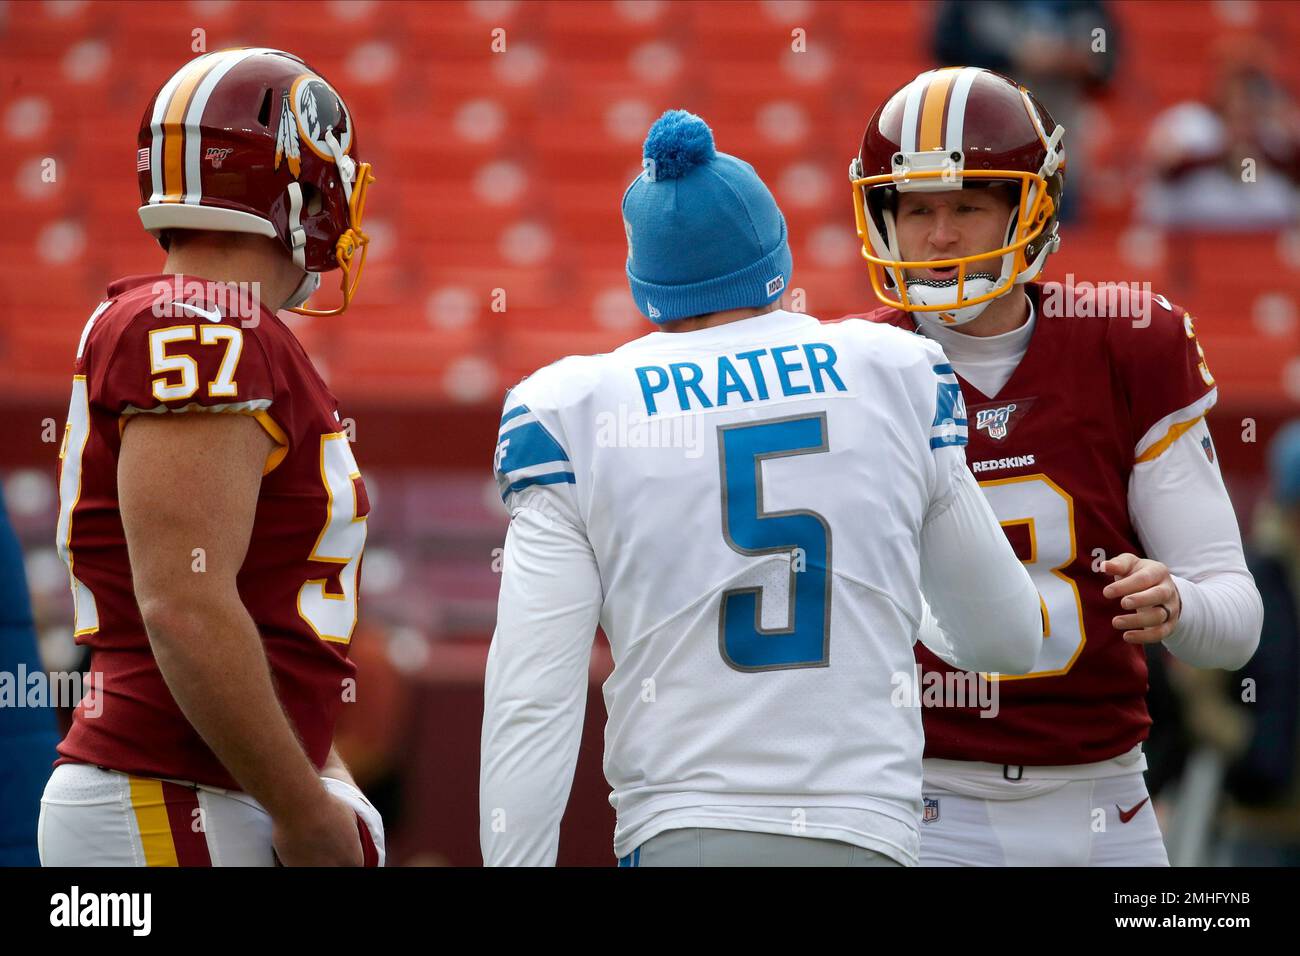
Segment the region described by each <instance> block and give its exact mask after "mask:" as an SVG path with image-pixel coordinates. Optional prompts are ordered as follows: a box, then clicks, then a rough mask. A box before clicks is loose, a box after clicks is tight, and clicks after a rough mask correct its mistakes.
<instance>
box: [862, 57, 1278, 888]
mask: <svg viewBox="0 0 1300 956" xmlns="http://www.w3.org/2000/svg"><path fill="white" fill-rule="evenodd" d="M1063 132H1064V131H1063V130H1062V128H1061V127H1059V126H1057V125H1056V124H1055V123H1054V122H1053V121H1052V118H1051V116H1050V115H1049V114H1048V112H1047V110H1045V109H1044V108H1043V106H1042V104H1041V103H1039V102H1038V101H1037V100H1036V99H1035V98H1034V96H1033V95H1032V94H1031V93H1030V92H1029V91H1028V90H1026V89H1024V88H1022V87H1018V86H1017V85H1016V83H1014V82H1013V81H1011V80H1009V79H1007V78H1006V77H1003V76H1001V75H999V74H996V73H992V72H990V71H988V70H983V69H975V68H969V67H967V68H949V69H939V70H931V71H929V72H926V73H923V74H921V75H920V76H918V77H917V78H916V79H914V80H912V81H911V82H910V83H908V84H907V85H906V86H904V87H903V88H902V89H900V90H898V91H897V92H896V93H894V94H893V95H892V96H890V97H889V98H888V99H887V100H886V101H885V103H884V104H883V105H881V106H880V108H879V109H877V110H876V112H875V115H874V116H872V118H871V121H870V123H869V124H868V125H867V130H866V134H865V136H864V137H863V140H862V147H861V150H860V152H859V154H858V156H857V157H856V158H855V159H854V160H853V163H852V166H851V170H850V178H851V179H852V182H853V197H854V204H855V210H856V216H857V226H858V233H859V236H860V237H861V240H862V255H863V257H864V258H865V259H866V260H867V264H868V266H867V267H868V269H869V271H870V275H871V281H872V284H873V286H874V288H875V292H876V295H877V297H878V298H880V299H881V301H883V302H885V303H886V308H883V309H877V310H876V311H875V312H872V313H870V314H869V316H868V318H870V319H871V320H872V321H875V322H879V323H883V324H887V325H893V326H897V327H900V328H903V329H908V330H915V331H917V332H920V333H921V335H923V336H924V337H925V338H927V339H929V340H931V341H934V342H937V343H939V344H940V345H942V346H943V347H944V350H945V351H946V353H947V355H948V357H949V359H950V360H951V363H952V365H953V367H954V368H955V369H956V372H957V377H958V380H959V382H960V384H961V389H962V393H963V395H964V396H965V399H966V404H967V408H968V409H969V413H970V416H971V425H972V429H971V432H970V443H969V445H968V446H967V449H966V455H967V459H968V460H969V464H970V467H971V469H972V471H973V472H974V474H975V477H976V478H978V479H979V480H980V484H981V485H982V486H983V488H984V492H985V495H986V496H987V498H988V501H989V504H990V505H991V506H992V508H993V511H994V512H995V513H996V514H997V516H998V518H999V520H1000V521H1001V523H1002V525H1003V527H1004V528H1005V530H1006V534H1007V536H1008V538H1009V539H1010V541H1011V542H1012V543H1013V545H1014V547H1015V548H1016V549H1017V553H1018V554H1019V555H1020V556H1021V558H1022V560H1024V562H1025V564H1026V566H1027V567H1028V568H1029V571H1030V573H1031V575H1032V576H1033V579H1034V582H1035V583H1036V585H1037V586H1038V591H1039V594H1040V598H1041V602H1042V611H1043V620H1044V622H1045V635H1044V640H1043V647H1042V651H1041V653H1040V654H1039V656H1038V662H1037V664H1036V665H1035V667H1034V669H1033V671H1032V672H1031V673H1029V674H1026V675H1023V676H1015V677H1013V676H1003V677H1000V678H998V677H989V678H987V679H988V680H998V681H1000V687H999V689H1000V692H1001V693H1000V706H999V711H998V713H997V715H996V716H994V717H992V718H991V719H982V718H984V717H985V716H986V715H983V714H977V713H975V712H973V711H972V710H970V709H969V708H960V707H944V708H933V709H927V710H926V712H925V716H924V722H925V734H926V746H925V753H926V761H925V799H926V810H925V817H924V819H925V822H924V824H923V826H922V841H921V860H922V863H923V864H936V865H941V864H967V865H999V864H1018V865H1135V866H1137V865H1151V866H1158V865H1167V857H1166V854H1165V849H1164V845H1163V842H1162V840H1161V836H1160V830H1159V827H1158V825H1157V822H1156V817H1155V812H1154V810H1153V808H1152V807H1151V805H1150V802H1149V796H1148V794H1147V790H1146V786H1145V784H1144V782H1143V777H1142V770H1143V769H1144V768H1145V765H1146V764H1145V758H1144V757H1143V755H1142V741H1143V740H1144V739H1145V738H1146V736H1147V728H1148V727H1149V725H1150V723H1151V721H1150V718H1149V717H1148V715H1147V708H1146V702H1145V693H1146V687H1147V670H1146V658H1145V653H1144V645H1147V644H1152V643H1156V642H1163V643H1164V646H1165V647H1166V648H1168V650H1169V651H1170V652H1171V653H1173V654H1174V655H1175V656H1176V657H1177V658H1179V659H1180V660H1182V661H1184V662H1186V663H1188V664H1192V665H1194V666H1197V667H1221V668H1227V669H1229V670H1232V669H1235V668H1238V667H1241V666H1242V665H1243V664H1244V663H1245V662H1246V661H1247V660H1248V659H1249V658H1250V656H1251V654H1252V653H1253V652H1254V649H1255V647H1256V645H1257V643H1258V640H1259V633H1260V627H1261V623H1262V614H1263V610H1262V605H1261V602H1260V598H1259V594H1258V592H1257V591H1256V589H1255V586H1254V581H1253V580H1252V578H1251V577H1250V574H1249V573H1248V572H1247V570H1246V563H1245V560H1244V559H1243V556H1242V548H1241V538H1240V534H1239V532H1238V529H1237V521H1236V517H1235V515H1234V514H1233V510H1232V504H1231V502H1230V501H1229V499H1228V495H1227V492H1226V491H1225V489H1224V486H1223V481H1222V478H1221V476H1220V474H1219V469H1218V465H1217V464H1216V463H1215V456H1214V445H1213V442H1212V441H1211V438H1210V432H1209V429H1208V427H1207V425H1206V422H1205V414H1206V412H1207V411H1209V409H1210V408H1211V407H1212V406H1213V405H1214V402H1215V398H1216V395H1217V392H1216V389H1215V384H1214V377H1213V375H1212V374H1211V373H1210V369H1209V367H1208V365H1207V364H1206V359H1205V354H1204V353H1203V351H1202V350H1201V347H1200V345H1199V343H1198V342H1197V340H1196V328H1195V325H1194V323H1193V319H1192V316H1191V315H1190V314H1189V313H1188V312H1187V311H1186V310H1185V309H1183V308H1182V307H1181V306H1178V305H1175V304H1174V303H1172V302H1170V301H1169V300H1168V299H1166V298H1165V297H1164V296H1162V295H1159V294H1153V293H1150V292H1147V291H1136V290H1134V291H1131V292H1129V291H1125V290H1126V289H1127V287H1123V288H1121V287H1117V286H1111V287H1102V288H1101V289H1097V288H1095V287H1091V286H1086V285H1080V286H1078V287H1074V286H1066V287H1062V286H1060V285H1057V284H1051V283H1049V284H1046V285H1040V284H1035V283H1034V282H1033V280H1034V279H1036V278H1037V277H1038V275H1039V274H1040V273H1041V271H1042V269H1043V263H1044V261H1045V260H1046V258H1047V256H1048V255H1049V254H1051V253H1052V252H1053V251H1055V250H1056V248H1057V247H1058V245H1059V243H1060V238H1059V236H1058V232H1057V221H1056V214H1057V210H1058V209H1059V207H1060V201H1061V190H1062V188H1063V185H1064V179H1065V147H1064V144H1063V139H1062V137H1063ZM954 623H955V622H954V621H953V620H952V619H951V618H950V617H949V616H948V615H946V614H945V613H944V612H942V611H938V610H937V609H936V613H935V614H932V615H928V616H927V622H926V626H925V630H926V631H927V632H928V631H930V630H933V629H939V630H946V629H948V628H949V627H950V626H952V625H953V624H954ZM928 643H929V645H930V646H935V642H933V641H930V642H928ZM917 655H918V659H919V661H920V662H921V664H922V665H923V666H924V667H925V668H926V670H927V672H931V671H940V672H944V673H947V672H949V671H951V670H952V668H951V667H950V666H949V662H945V661H944V660H941V659H940V657H938V656H936V655H935V654H932V653H930V652H929V651H927V649H926V648H925V647H920V648H918V649H917Z"/></svg>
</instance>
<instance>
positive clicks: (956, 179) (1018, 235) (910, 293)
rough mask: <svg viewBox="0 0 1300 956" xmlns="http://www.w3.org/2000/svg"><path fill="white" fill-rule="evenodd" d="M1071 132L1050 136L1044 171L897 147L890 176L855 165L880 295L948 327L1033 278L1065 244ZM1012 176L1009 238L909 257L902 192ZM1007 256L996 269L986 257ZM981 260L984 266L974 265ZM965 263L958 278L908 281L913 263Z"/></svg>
mask: <svg viewBox="0 0 1300 956" xmlns="http://www.w3.org/2000/svg"><path fill="white" fill-rule="evenodd" d="M1063 134H1064V130H1063V129H1062V128H1061V127H1060V126H1057V127H1056V129H1055V130H1054V131H1053V133H1052V135H1051V137H1050V138H1048V140H1047V141H1046V143H1045V145H1046V147H1047V150H1046V152H1047V159H1046V161H1045V162H1044V163H1043V166H1042V167H1041V168H1040V169H1039V170H1038V171H1037V173H1031V172H1025V171H1021V170H1011V169H979V170H967V169H965V168H964V163H965V158H964V156H963V154H962V153H961V152H960V151H953V152H951V153H945V152H943V151H942V150H927V151H923V152H915V153H901V152H900V153H896V154H895V155H894V157H893V168H892V170H891V172H890V173H889V174H887V175H877V176H863V167H862V161H861V159H860V158H856V159H854V161H853V163H852V164H850V167H849V178H850V180H851V182H852V184H853V205H854V214H855V218H856V221H857V231H858V237H859V239H860V240H861V242H862V250H861V251H862V257H863V258H864V259H865V260H866V261H867V271H868V274H869V275H870V276H871V284H872V288H873V289H874V291H875V293H876V297H877V298H879V299H880V300H881V301H882V302H884V303H885V304H887V305H890V306H892V307H893V308H896V309H901V310H902V311H905V312H914V313H918V314H919V315H921V316H926V315H930V316H936V317H937V318H938V319H939V320H940V321H941V322H942V323H943V324H944V325H946V326H956V325H962V324H965V323H966V322H969V321H971V320H972V319H974V318H976V317H978V316H979V315H980V314H981V313H982V312H983V311H984V309H985V308H986V307H987V306H988V303H989V302H992V301H993V300H994V299H996V298H998V297H999V296H1002V295H1005V294H1006V293H1008V292H1010V291H1011V289H1012V288H1013V287H1014V286H1016V285H1020V284H1023V283H1025V282H1029V281H1032V280H1033V279H1034V278H1036V277H1037V276H1038V274H1039V273H1040V272H1041V271H1042V268H1043V264H1044V262H1045V260H1046V258H1047V256H1048V254H1049V253H1051V252H1054V251H1055V250H1056V249H1057V248H1058V247H1059V245H1060V238H1059V236H1058V235H1057V223H1056V215H1057V212H1058V211H1059V208H1060V196H1061V189H1062V186H1063V176H1062V168H1063V154H1062V153H1061V152H1060V151H1059V150H1058V147H1059V144H1060V141H1061V137H1062V136H1063ZM994 182H1006V183H1009V184H1011V185H1013V186H1016V187H1018V188H1017V192H1018V199H1017V201H1016V202H1015V203H1014V205H1013V208H1012V211H1011V214H1010V216H1009V217H1008V222H1007V230H1006V233H1005V236H1004V239H1003V244H1002V245H1001V246H1000V247H999V248H996V249H990V250H988V251H987V252H979V253H976V254H972V255H966V256H957V257H953V258H950V259H936V260H930V261H908V260H904V259H903V256H902V252H901V250H900V249H899V245H898V230H897V224H896V221H895V216H894V209H895V208H896V202H897V197H898V196H899V195H900V194H902V193H906V192H917V193H924V192H944V191H949V190H953V189H962V188H970V187H974V186H977V185H986V184H987V185H992V184H993V183H994ZM989 259H999V260H1000V261H1001V268H1000V269H999V270H998V273H997V274H996V275H995V274H993V273H991V272H989V271H987V264H986V263H984V262H983V261H984V260H989ZM976 262H981V266H980V267H979V271H978V272H977V271H975V270H974V268H973V266H974V263H976ZM950 266H954V267H956V269H957V273H956V275H955V276H954V277H953V278H952V279H946V280H936V279H908V277H907V274H906V270H908V269H942V268H947V267H950Z"/></svg>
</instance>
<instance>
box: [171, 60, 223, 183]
mask: <svg viewBox="0 0 1300 956" xmlns="http://www.w3.org/2000/svg"><path fill="white" fill-rule="evenodd" d="M220 61H221V56H220V55H219V54H216V55H213V56H203V57H199V58H198V59H197V60H195V61H194V62H192V63H189V64H187V65H186V66H183V67H181V72H182V73H183V74H184V75H183V76H182V77H181V79H180V82H179V83H177V84H176V88H175V90H173V91H172V95H171V100H170V101H169V102H168V103H167V111H166V113H164V114H163V122H162V136H163V149H162V152H163V155H162V160H163V195H162V196H160V197H159V201H160V202H180V201H181V199H182V198H183V196H184V194H185V183H184V178H185V177H184V174H183V167H182V158H183V157H182V152H183V150H182V147H183V146H184V145H185V124H184V122H183V120H184V118H185V110H186V108H187V107H188V106H189V105H190V99H191V98H192V97H193V96H194V90H195V88H196V87H197V86H198V85H199V81H200V80H202V79H203V77H204V76H206V75H207V73H208V71H209V70H211V69H212V68H213V67H214V66H216V64H217V63H219V62H220Z"/></svg>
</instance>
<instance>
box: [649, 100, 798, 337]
mask: <svg viewBox="0 0 1300 956" xmlns="http://www.w3.org/2000/svg"><path fill="white" fill-rule="evenodd" d="M643 157H644V158H643V159H642V166H643V168H644V170H645V171H644V172H642V174H641V175H640V176H638V177H637V178H636V179H634V180H633V181H632V184H631V185H630V186H628V188H627V191H626V192H625V193H624V194H623V225H624V228H625V229H626V231H627V236H628V250H627V279H628V285H629V286H631V289H632V298H633V299H634V300H635V301H636V305H637V308H638V309H639V310H640V311H641V314H642V315H644V316H645V317H646V318H648V319H651V320H653V321H655V322H670V321H672V320H674V319H682V318H687V317H689V316H694V315H704V314H706V313H709V312H721V311H724V310H726V309H741V308H761V307H763V306H765V305H768V304H769V303H771V302H772V301H773V300H774V299H776V298H777V297H778V296H779V295H780V294H781V292H782V291H783V290H784V289H785V287H786V285H787V284H788V283H789V281H790V271H791V267H792V260H791V256H790V245H789V242H788V238H787V236H786V227H785V217H784V216H782V215H781V210H780V209H779V208H778V207H777V204H776V200H775V199H774V198H773V197H772V193H771V192H770V191H769V190H768V188H767V186H766V185H764V183H763V181H762V180H761V179H760V178H759V177H758V174H757V173H755V172H754V168H753V167H752V166H750V165H749V163H746V162H744V161H743V160H740V159H737V158H736V157H735V156H730V155H728V154H726V153H720V152H718V151H717V149H716V147H715V146H714V143H713V132H712V131H711V130H710V129H709V127H708V126H707V125H706V124H705V122H704V120H702V119H700V118H699V117H698V116H695V115H693V114H691V113H688V112H686V111H685V110H670V111H668V112H667V113H665V114H664V115H663V116H661V117H659V119H658V120H657V121H656V122H655V124H654V125H653V126H652V127H650V132H649V134H648V135H647V136H646V141H645V147H644V149H643ZM633 233H635V235H636V243H635V245H633V242H632V235H633ZM651 302H653V303H654V304H653V305H651V304H650V303H651Z"/></svg>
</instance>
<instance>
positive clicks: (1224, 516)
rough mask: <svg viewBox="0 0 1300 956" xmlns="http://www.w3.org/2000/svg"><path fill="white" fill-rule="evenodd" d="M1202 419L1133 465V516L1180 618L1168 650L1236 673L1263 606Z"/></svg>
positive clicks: (1255, 636)
mask: <svg viewBox="0 0 1300 956" xmlns="http://www.w3.org/2000/svg"><path fill="white" fill-rule="evenodd" d="M1213 450H1214V445H1213V442H1212V441H1211V439H1210V429H1209V426H1208V425H1207V424H1206V423H1205V420H1204V419H1202V420H1201V421H1199V422H1197V423H1196V424H1195V425H1193V426H1192V427H1191V428H1189V429H1188V430H1187V431H1186V432H1184V433H1183V434H1182V435H1180V436H1179V438H1178V439H1177V440H1176V441H1175V442H1174V443H1173V444H1171V445H1170V446H1169V447H1168V448H1167V449H1166V450H1165V451H1164V452H1163V453H1162V454H1160V455H1159V456H1157V457H1156V458H1153V459H1152V460H1150V461H1145V462H1141V463H1139V464H1137V465H1135V466H1134V467H1133V473H1132V475H1131V476H1130V477H1129V487H1128V506H1129V517H1130V519H1131V520H1132V522H1133V527H1134V528H1135V529H1136V530H1137V533H1138V538H1139V539H1140V540H1141V542H1142V546H1143V548H1144V549H1145V550H1146V553H1147V554H1148V555H1150V556H1151V557H1152V558H1155V559H1156V560H1157V561H1160V562H1162V563H1164V564H1165V565H1167V566H1168V567H1169V570H1170V572H1171V574H1172V575H1173V579H1174V583H1175V584H1176V585H1177V586H1178V596H1179V598H1180V599H1181V600H1182V603H1183V612H1182V617H1181V619H1180V620H1179V622H1178V627H1177V628H1175V630H1174V633H1173V634H1171V635H1170V636H1169V637H1168V638H1166V639H1165V641H1164V645H1165V647H1167V648H1169V650H1170V652H1171V653H1172V654H1173V655H1174V656H1175V657H1177V658H1178V659H1179V660H1181V661H1184V662H1185V663H1188V664H1191V665H1193V666H1195V667H1222V668H1224V669H1226V670H1236V669H1237V668H1239V667H1242V666H1244V665H1245V663H1246V662H1247V661H1249V660H1250V658H1251V656H1252V655H1253V654H1254V653H1255V648H1256V647H1258V646H1259V635H1260V631H1261V629H1262V628H1263V626H1264V604H1263V601H1262V600H1261V599H1260V596H1259V591H1258V590H1257V589H1256V587H1255V580H1254V578H1252V577H1251V575H1250V572H1249V571H1248V570H1246V559H1245V556H1244V555H1243V554H1242V549H1241V532H1240V530H1238V528H1237V516H1236V514H1235V513H1234V511H1233V510H1232V501H1231V499H1230V498H1229V497H1228V491H1227V489H1226V488H1224V486H1223V476H1222V475H1221V474H1220V473H1219V466H1218V464H1217V463H1215V462H1213V461H1211V459H1210V455H1209V454H1207V452H1209V453H1212V452H1213Z"/></svg>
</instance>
